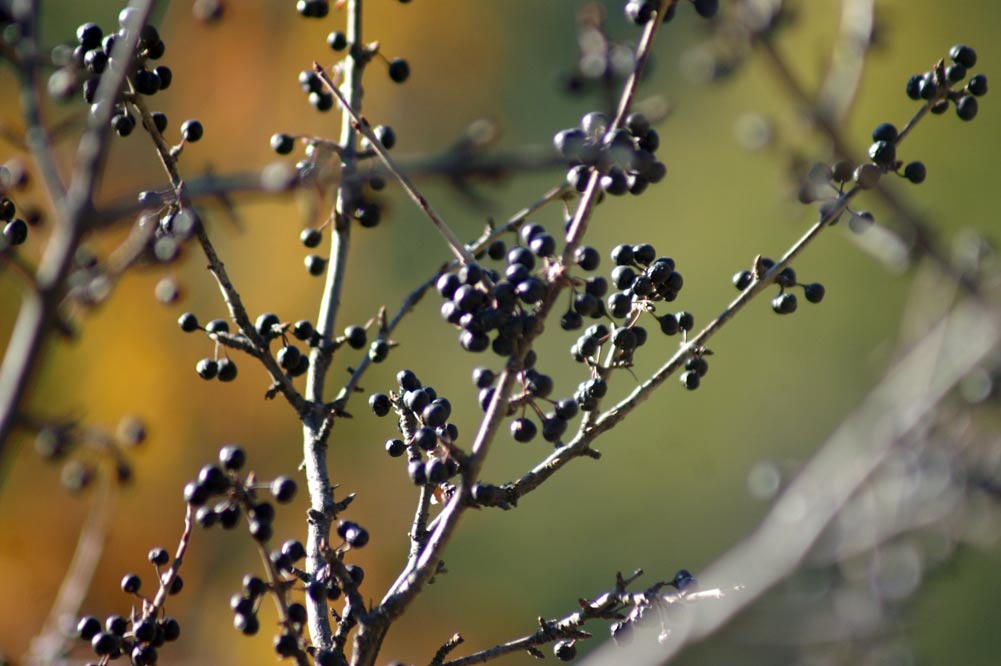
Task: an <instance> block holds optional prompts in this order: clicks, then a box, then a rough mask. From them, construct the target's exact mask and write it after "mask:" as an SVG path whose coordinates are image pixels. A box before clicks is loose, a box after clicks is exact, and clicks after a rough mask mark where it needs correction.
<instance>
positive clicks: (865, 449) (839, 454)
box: [584, 300, 1001, 666]
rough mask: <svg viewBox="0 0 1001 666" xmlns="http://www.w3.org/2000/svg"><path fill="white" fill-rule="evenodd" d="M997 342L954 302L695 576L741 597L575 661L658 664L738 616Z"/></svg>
mask: <svg viewBox="0 0 1001 666" xmlns="http://www.w3.org/2000/svg"><path fill="white" fill-rule="evenodd" d="M999 342H1001V328H999V320H998V316H997V313H996V312H995V311H994V310H989V309H987V308H985V307H984V305H983V304H981V303H979V302H976V301H973V300H968V301H965V302H962V303H960V304H959V305H958V306H957V307H956V308H955V309H954V310H953V311H952V312H951V313H950V314H949V315H948V316H947V317H946V318H944V319H943V320H942V321H941V322H939V324H938V325H937V326H935V327H934V328H933V329H932V330H931V331H930V332H929V333H928V335H927V336H925V338H924V339H923V340H921V341H920V343H918V344H917V345H915V346H914V347H913V348H912V349H911V351H910V352H908V353H907V355H906V356H904V357H903V358H902V359H901V360H900V361H899V362H898V363H897V364H896V365H895V366H894V367H893V368H892V369H891V371H890V372H889V373H888V374H887V376H886V377H885V378H884V379H883V381H881V382H880V383H879V385H878V386H876V388H875V389H874V390H873V391H872V392H871V393H870V394H869V395H868V396H866V397H865V399H863V400H862V401H861V406H860V407H859V408H858V409H857V410H856V411H855V412H854V413H853V414H852V415H850V416H849V417H848V418H847V419H846V420H845V421H844V422H843V423H842V424H841V426H839V427H838V429H837V430H836V431H835V432H834V433H833V434H832V435H831V437H830V438H829V439H828V441H827V442H826V443H825V444H824V445H823V447H822V448H821V449H820V451H819V453H818V454H817V455H816V456H814V458H813V459H812V460H811V461H810V463H808V464H807V466H806V467H805V468H804V469H803V471H802V472H801V473H800V474H799V475H798V476H797V478H796V479H795V480H794V481H793V482H792V484H791V485H790V486H789V487H788V488H787V489H786V490H785V492H784V493H783V495H782V496H781V497H780V498H779V500H778V501H777V502H776V503H775V505H774V507H773V508H772V510H771V511H769V513H768V515H767V516H766V517H765V519H764V520H763V521H762V523H761V524H760V526H759V527H758V529H757V530H755V532H754V533H753V534H751V535H750V536H749V537H748V538H747V539H745V540H744V541H743V542H741V543H739V544H737V545H736V546H735V547H733V548H732V549H730V550H729V551H728V552H727V553H725V554H724V555H723V556H722V557H721V558H720V559H719V560H717V561H716V562H715V563H713V564H712V565H710V566H709V567H708V568H707V569H706V570H705V571H704V572H703V573H702V574H701V575H700V580H701V581H702V582H703V583H705V584H708V585H721V584H722V585H731V584H733V583H735V582H740V583H742V584H744V585H746V586H747V592H748V593H747V594H744V595H739V596H730V597H727V598H725V599H722V600H721V601H720V603H717V604H712V605H711V606H710V605H706V606H699V607H692V608H690V609H689V612H688V613H685V614H682V615H679V616H678V617H676V618H675V619H674V623H673V624H672V633H671V639H670V641H669V642H668V643H667V644H666V645H658V644H656V643H647V642H641V641H637V642H636V643H634V644H633V645H631V646H627V647H625V648H616V647H614V646H610V645H609V646H604V647H602V648H601V649H599V650H598V651H596V652H595V653H594V654H593V655H592V657H591V658H589V659H588V660H586V661H585V662H584V663H586V664H588V666H602V665H604V664H621V663H629V664H634V665H635V666H654V665H655V664H663V663H666V662H667V661H669V660H670V659H671V658H672V657H673V656H675V655H676V654H678V653H679V652H680V651H681V650H682V649H683V648H684V647H685V646H686V645H689V644H692V643H695V642H698V641H699V640H701V639H703V638H705V637H706V636H708V635H710V634H711V633H713V632H714V631H716V630H717V629H719V628H720V627H722V626H723V625H724V624H725V623H726V622H727V621H728V620H730V619H731V618H732V617H734V616H735V615H736V614H738V613H739V612H741V611H742V610H744V609H745V608H746V607H747V606H748V605H750V604H751V603H752V602H753V601H754V600H755V599H756V598H758V597H759V596H760V595H762V594H763V593H765V592H766V591H767V590H768V589H769V588H771V587H772V586H774V585H775V584H776V583H778V582H779V581H780V580H782V579H783V578H784V577H786V576H787V575H789V574H790V573H791V572H792V571H793V570H794V569H795V568H796V566H797V565H798V564H799V562H800V561H801V560H802V559H803V557H804V556H805V555H806V554H807V552H808V551H809V550H810V548H811V547H812V546H813V545H814V543H816V540H817V538H818V537H819V536H820V534H821V533H822V531H823V530H824V528H825V527H826V526H827V525H829V524H830V522H831V520H832V519H834V517H835V516H837V515H838V512H839V511H840V510H841V508H842V507H843V506H844V504H845V503H846V502H847V501H848V500H849V499H850V498H851V497H852V496H853V494H854V493H855V492H856V491H857V489H858V488H859V487H860V486H861V485H862V484H863V483H864V482H865V481H866V480H867V479H868V478H869V476H870V475H871V474H872V472H873V471H874V470H875V469H876V468H877V467H878V466H879V465H880V463H882V462H883V461H884V460H885V459H886V458H887V456H888V455H889V454H890V452H891V451H892V449H893V447H894V446H895V445H896V444H897V443H898V442H899V440H900V439H901V438H902V437H904V436H905V435H906V434H907V433H908V432H909V431H910V430H912V429H913V428H915V427H916V426H918V425H919V424H920V423H921V421H922V419H924V418H925V416H926V414H927V413H928V411H929V410H930V409H932V408H933V407H934V406H935V405H936V404H937V403H938V402H939V401H940V400H941V399H942V398H943V397H944V396H945V395H946V394H947V393H948V392H949V391H950V390H951V389H952V388H953V387H954V386H955V385H956V384H957V383H958V382H959V381H960V380H961V379H962V378H963V377H964V376H965V375H966V374H967V373H968V372H969V371H970V370H971V369H972V368H973V367H975V366H976V365H977V364H978V363H979V362H980V361H981V360H983V359H984V358H985V357H987V356H988V355H989V354H991V353H992V352H994V351H995V350H996V349H997V347H998V344H999Z"/></svg>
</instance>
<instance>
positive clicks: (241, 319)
mask: <svg viewBox="0 0 1001 666" xmlns="http://www.w3.org/2000/svg"><path fill="white" fill-rule="evenodd" d="M129 101H130V103H131V104H132V106H134V107H135V109H136V110H137V111H138V112H139V116H140V117H141V118H142V125H143V126H144V127H145V128H146V130H147V132H148V133H149V136H150V139H152V141H153V145H154V146H155V148H156V153H157V155H158V156H159V158H160V163H161V164H162V165H163V168H164V170H165V171H166V172H167V176H168V177H169V179H170V185H171V187H172V188H173V190H174V194H175V196H176V198H177V201H178V203H179V204H180V206H181V207H182V208H188V209H191V205H190V201H189V200H188V196H187V192H186V189H185V186H184V181H183V180H182V179H181V174H180V171H178V168H177V154H176V153H175V151H174V150H173V149H172V148H171V147H170V146H169V145H168V144H167V142H166V140H164V138H163V135H162V134H160V131H159V130H158V129H157V128H156V123H154V122H153V117H152V115H151V114H150V112H149V108H148V107H147V106H146V102H145V100H144V99H143V98H142V96H141V95H132V96H131V98H130V100H129ZM191 210H193V209H191ZM194 233H195V238H197V239H198V244H199V245H200V246H201V248H202V252H203V253H204V254H205V258H206V259H207V260H208V262H209V263H208V269H209V272H211V273H212V275H213V276H214V277H215V280H216V284H217V285H218V286H219V291H220V292H221V293H222V298H223V301H224V302H225V303H226V307H227V309H228V310H229V314H230V317H231V318H232V320H233V322H234V323H235V324H236V325H237V327H238V328H239V329H240V333H241V334H242V335H243V337H244V338H245V339H246V340H249V341H250V344H251V345H252V347H251V348H250V349H247V348H243V347H237V348H242V349H243V351H246V352H247V353H249V354H250V355H251V356H253V357H254V358H257V359H258V360H259V361H260V362H261V364H262V365H263V366H264V369H265V370H266V371H267V373H268V374H269V375H270V376H271V381H272V387H275V388H277V390H278V391H279V392H280V393H281V394H282V395H283V396H284V397H285V399H286V400H287V401H288V403H289V404H290V405H291V406H292V408H293V409H294V410H295V411H296V413H297V414H299V415H300V417H301V416H303V415H304V414H306V413H307V412H308V411H309V409H310V403H309V402H308V401H307V400H306V399H305V398H303V396H302V395H301V394H300V393H299V391H298V390H297V389H296V388H295V386H294V385H293V384H292V380H291V379H290V378H289V377H288V375H286V374H285V372H284V371H283V370H282V369H281V367H280V366H279V365H278V362H277V361H276V360H275V359H274V357H273V356H272V355H271V353H270V351H269V349H268V344H267V342H266V341H265V340H264V339H263V338H262V337H261V335H260V334H259V333H258V332H257V328H256V327H255V326H254V323H253V322H252V321H251V320H250V315H249V314H248V313H247V308H246V307H244V305H243V299H242V298H241V297H240V292H239V291H237V289H236V287H235V286H234V285H233V282H232V280H230V278H229V273H228V272H227V271H226V266H225V264H223V262H222V260H221V259H220V258H219V255H218V253H217V252H216V249H215V246H214V245H212V241H211V240H210V239H209V236H208V232H207V231H206V229H205V225H204V224H203V223H202V220H201V218H200V217H197V218H196V222H195V224H194ZM213 335H216V334H213ZM231 346H234V347H236V345H231Z"/></svg>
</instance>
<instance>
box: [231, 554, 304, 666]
mask: <svg viewBox="0 0 1001 666" xmlns="http://www.w3.org/2000/svg"><path fill="white" fill-rule="evenodd" d="M305 556H306V549H305V548H303V546H302V544H301V543H300V542H298V541H296V540H295V539H289V540H288V541H286V542H285V543H284V544H282V548H281V550H277V551H272V552H271V554H270V557H269V559H270V560H271V563H272V564H273V565H275V566H276V568H279V567H278V564H279V563H280V564H285V565H286V566H285V570H291V569H292V568H293V566H294V563H295V562H297V561H298V560H301V559H302V558H304V557H305ZM279 570H281V568H279ZM269 590H270V588H269V586H268V584H267V583H265V582H264V581H263V580H261V579H260V578H258V577H257V576H254V575H251V574H246V575H245V576H244V577H243V586H242V590H241V591H240V592H237V593H235V594H233V596H231V597H230V599H229V607H230V610H232V611H233V626H234V627H235V628H236V630H237V631H239V632H240V633H242V634H243V635H245V636H254V635H256V634H257V632H258V631H260V629H261V623H260V620H258V619H257V612H258V610H259V609H260V602H261V599H263V598H264V595H265V594H266V593H267V592H268V591H269ZM286 610H287V616H286V617H287V618H288V619H287V624H286V625H285V626H284V627H283V628H282V630H281V631H280V633H278V634H277V635H275V639H274V646H275V652H277V653H278V656H280V657H291V656H293V655H296V654H298V653H301V652H302V646H301V645H300V637H301V635H302V629H303V627H304V626H305V625H306V619H307V614H306V607H305V606H303V605H302V604H301V603H298V602H293V603H290V604H288V605H287V606H286Z"/></svg>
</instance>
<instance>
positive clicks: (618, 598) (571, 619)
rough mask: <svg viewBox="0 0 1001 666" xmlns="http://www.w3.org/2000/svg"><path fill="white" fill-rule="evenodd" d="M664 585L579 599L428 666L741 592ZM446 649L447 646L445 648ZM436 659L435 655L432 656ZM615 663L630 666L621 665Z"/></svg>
mask: <svg viewBox="0 0 1001 666" xmlns="http://www.w3.org/2000/svg"><path fill="white" fill-rule="evenodd" d="M664 586H665V584H663V583H661V584H655V585H654V586H653V587H651V588H650V589H649V590H646V591H644V592H633V593H630V592H626V591H625V590H624V589H619V588H618V587H617V588H616V589H614V590H611V591H609V592H605V593H604V594H601V595H599V596H597V597H595V598H594V599H591V600H585V599H580V600H579V601H578V604H579V605H580V607H581V610H579V611H576V612H573V613H570V614H569V615H566V616H564V617H562V618H560V619H558V620H544V619H542V618H539V627H540V628H539V630H538V631H536V632H534V633H531V634H528V635H526V636H522V637H521V638H518V639H515V640H513V641H509V642H507V643H502V644H500V645H495V646H493V647H491V648H487V649H485V650H480V651H478V652H475V653H473V654H470V655H467V656H465V657H460V658H458V659H452V660H450V661H444V662H443V661H439V660H437V659H432V661H431V663H430V666H471V664H482V663H485V662H487V661H491V660H493V659H497V658H498V657H503V656H504V655H508V654H512V653H515V652H525V651H526V650H531V649H532V648H537V647H539V646H542V645H548V644H549V643H555V642H556V641H559V640H573V639H586V638H590V637H591V634H589V633H588V632H586V631H584V630H583V629H582V628H581V627H583V626H584V624H586V623H587V622H590V621H592V620H616V619H621V617H622V614H621V613H622V611H624V610H625V609H636V608H658V609H665V608H669V607H689V606H694V605H701V604H704V603H708V602H711V601H716V600H719V599H723V598H725V597H728V596H730V595H731V594H732V593H733V592H736V591H738V590H741V589H743V588H742V587H736V588H730V589H719V588H716V589H711V590H702V591H698V592H691V593H685V594H679V593H677V592H668V593H661V592H659V590H660V589H661V588H662V587H664ZM446 645H447V644H446ZM436 656H437V655H436ZM619 663H623V664H625V663H630V662H628V661H622V662H619Z"/></svg>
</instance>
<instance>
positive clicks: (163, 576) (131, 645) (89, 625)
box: [76, 547, 184, 666]
mask: <svg viewBox="0 0 1001 666" xmlns="http://www.w3.org/2000/svg"><path fill="white" fill-rule="evenodd" d="M147 559H148V560H149V561H150V563H151V564H152V565H153V567H154V568H155V570H156V574H157V578H158V579H159V581H160V585H161V586H165V585H166V586H169V587H168V589H167V593H168V594H171V595H174V594H177V593H179V592H180V591H181V589H182V588H183V587H184V582H183V581H182V580H181V577H180V576H179V575H178V574H177V572H176V571H172V570H167V571H162V568H163V567H165V566H167V564H168V563H169V562H170V554H169V553H168V552H167V551H166V549H164V548H160V547H157V548H152V549H150V551H149V554H148V556H147ZM121 588H122V591H123V592H125V593H126V594H130V595H133V596H135V597H137V598H138V599H139V600H140V601H141V602H142V604H143V605H145V604H147V603H148V602H149V600H148V599H147V598H146V597H144V596H143V595H142V594H141V593H140V591H141V589H142V579H141V578H140V577H139V575H138V574H134V573H130V574H126V575H125V576H123V577H122V581H121ZM76 632H77V636H78V637H79V638H80V639H81V640H85V641H90V645H91V648H92V649H93V650H94V653H95V654H96V655H97V656H98V657H102V658H107V659H109V660H114V659H118V658H120V657H122V656H126V655H128V656H129V657H130V659H131V663H133V664H136V665H137V666H150V665H151V664H155V663H156V662H157V659H158V656H159V655H158V654H157V649H158V648H160V647H162V646H163V644H164V643H167V642H170V641H176V640H177V638H178V637H179V636H180V635H181V625H180V624H178V622H177V620H175V619H174V618H172V617H169V616H164V617H159V618H158V617H155V616H153V615H148V616H135V615H133V616H132V618H131V619H130V618H125V617H122V616H121V615H109V616H108V617H107V618H105V621H104V625H103V626H102V624H101V621H100V620H99V619H98V618H96V617H94V616H92V615H87V616H84V617H82V618H80V621H79V622H78V623H77V626H76Z"/></svg>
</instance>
